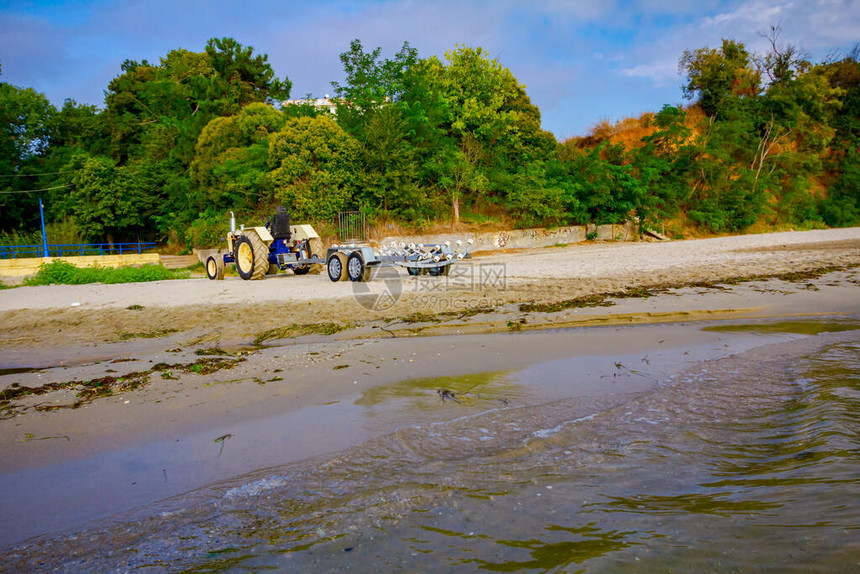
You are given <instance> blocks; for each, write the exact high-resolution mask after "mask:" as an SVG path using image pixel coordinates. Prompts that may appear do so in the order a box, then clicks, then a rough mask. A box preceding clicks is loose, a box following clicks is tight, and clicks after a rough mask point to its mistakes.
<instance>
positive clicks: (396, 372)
mask: <svg viewBox="0 0 860 574" xmlns="http://www.w3.org/2000/svg"><path fill="white" fill-rule="evenodd" d="M858 265H860V228H852V229H837V230H825V231H806V232H785V233H773V234H761V235H748V236H740V237H723V238H712V239H702V240H688V241H672V242H659V243H657V242H654V243H650V242H638V243H588V244H581V245H570V246H558V247H553V248H545V249H534V250H525V251H517V252H507V253H506V252H492V253H491V252H487V253H478V254H476V256H475V257H474V258H473V259H472V260H471V261H469V262H466V263H464V264H462V265H461V266H460V267H459V269H458V270H457V272H455V271H454V270H452V272H451V275H449V276H448V277H438V278H437V277H426V276H421V277H417V278H412V277H408V276H407V275H406V274H405V273H402V272H391V271H389V272H386V273H381V274H380V275H379V276H377V277H376V278H375V279H374V280H373V281H371V282H370V283H368V284H352V283H348V282H346V283H331V282H330V281H329V280H328V278H327V277H326V276H325V275H324V274H323V275H310V276H304V277H301V276H293V275H290V274H282V275H278V276H274V277H269V278H266V279H265V280H263V281H255V282H245V281H241V280H239V279H237V278H227V279H226V280H224V281H208V280H207V279H205V278H193V279H187V280H179V281H165V282H156V283H148V284H133V285H88V286H47V287H18V288H14V289H8V290H2V291H0V325H2V326H3V329H2V332H0V349H2V357H3V358H2V359H0V390H2V391H3V392H4V393H6V394H5V395H4V397H6V398H7V399H8V400H6V401H4V403H3V411H2V412H0V448H2V452H3V463H2V467H0V469H2V470H0V493H2V494H0V498H2V506H3V508H4V519H3V524H2V525H0V547H3V546H8V545H10V544H16V543H20V542H21V541H23V540H25V539H27V538H30V537H32V536H38V535H53V534H56V533H58V532H61V531H65V530H68V529H71V528H78V527H81V526H83V525H85V524H87V523H88V522H89V521H91V520H96V519H101V518H104V517H106V516H110V515H112V514H114V513H117V512H126V511H129V510H131V509H133V508H136V507H140V506H143V505H146V504H150V503H152V502H154V501H157V500H161V499H165V498H168V497H171V496H176V495H180V494H182V493H185V492H188V491H191V490H193V489H196V488H200V487H202V486H205V485H207V484H212V483H214V482H217V481H222V480H226V479H229V478H231V477H234V476H237V475H240V474H243V473H247V472H251V471H254V470H257V469H261V468H266V467H267V466H273V465H279V464H285V463H287V462H293V461H299V460H304V459H309V458H313V457H317V456H320V455H322V454H326V453H334V452H339V451H342V450H345V449H348V448H350V447H351V446H354V445H356V444H358V443H360V442H362V441H365V440H368V439H370V438H372V437H375V436H379V435H381V434H384V433H388V432H391V431H392V430H393V429H397V428H400V427H402V426H403V425H407V424H414V423H416V422H431V421H438V420H450V419H453V418H455V417H460V416H463V414H464V413H477V412H484V411H487V410H488V409H495V408H500V405H508V404H520V405H521V404H529V403H533V402H534V403H536V402H546V401H552V400H555V399H559V398H569V397H570V396H572V395H575V394H576V393H584V394H588V395H589V396H592V395H594V396H597V395H599V396H603V397H611V396H612V395H613V394H616V393H621V394H623V393H635V392H638V391H640V390H642V389H643V388H644V386H647V385H648V384H652V382H653V381H654V380H657V379H659V378H663V377H666V376H669V375H670V374H672V373H677V372H679V371H680V370H682V369H684V368H686V367H688V366H689V365H690V364H693V363H695V362H700V361H704V360H708V359H712V358H715V357H724V356H727V355H730V354H732V353H735V352H741V351H743V350H746V349H750V348H753V347H755V346H756V345H761V344H766V343H768V342H771V341H773V340H783V339H785V338H786V337H790V336H795V335H796V333H795V334H789V335H787V334H785V333H781V334H776V335H772V336H769V337H770V338H769V337H765V336H762V335H761V334H750V333H742V332H741V333H737V334H727V333H725V332H719V331H703V330H702V328H701V327H702V325H703V324H704V323H703V322H714V324H725V323H726V322H729V323H731V322H734V323H745V322H755V321H762V320H777V319H780V318H785V320H786V321H788V320H791V321H806V322H808V323H809V324H814V322H815V321H819V320H820V321H831V322H832V321H836V322H841V323H844V324H845V325H848V326H849V327H850V326H853V325H854V324H855V323H856V321H858V320H860V288H858V287H860V271H858ZM789 331H791V329H789ZM774 337H775V339H774ZM574 356H576V357H580V358H581V360H582V361H584V362H583V363H582V364H583V365H586V366H587V371H588V377H585V378H583V381H586V380H587V381H588V382H587V383H586V382H583V383H582V386H580V387H577V388H576V389H571V388H568V387H566V386H565V385H563V384H561V383H559V384H558V385H547V386H543V387H541V388H540V389H528V388H527V389H525V390H524V391H523V390H517V391H513V390H511V392H510V394H504V393H502V394H495V395H492V396H487V397H484V398H481V399H474V400H471V401H468V404H463V403H460V402H452V401H450V400H449V401H446V400H445V397H444V396H443V395H441V394H440V395H439V398H438V400H434V402H433V403H432V404H431V407H432V408H428V407H427V403H423V405H424V406H422V405H421V404H417V403H416V404H414V405H411V406H410V404H409V403H407V404H406V405H405V407H404V405H403V404H398V407H397V408H393V407H389V408H386V407H385V406H384V401H380V402H378V403H376V402H374V400H375V399H374V398H373V397H375V396H377V395H378V394H379V393H395V394H396V393H397V392H399V391H398V389H401V390H402V388H406V387H408V386H409V384H410V381H411V384H413V385H417V386H419V387H421V388H423V389H425V390H428V391H432V392H437V391H443V390H450V391H451V392H452V393H453V394H454V396H455V397H456V394H457V393H462V392H464V389H467V388H472V387H469V386H468V385H466V386H463V385H464V384H465V383H463V381H464V380H467V379H468V377H469V376H473V377H475V376H486V374H487V373H499V372H510V371H514V370H522V369H527V368H540V367H539V366H540V365H545V364H548V363H550V362H552V361H558V360H562V359H565V358H570V357H574ZM619 365H621V367H619ZM634 371H637V372H638V371H647V374H648V376H647V377H645V376H641V375H638V374H637V373H634ZM482 373H483V374H484V375H480V374H482ZM548 377H549V378H552V377H550V376H549V375H548ZM476 380H477V379H476ZM93 381H99V383H98V384H97V385H92V384H90V385H89V386H87V385H85V384H84V383H88V384H89V383H92V382H93ZM606 381H612V384H613V385H614V386H611V387H610V386H607V385H606ZM473 382H474V381H473ZM398 385H406V387H400V386H398ZM105 387H110V388H111V392H110V393H108V392H103V390H104V388H105ZM22 388H28V389H32V390H36V391H35V392H30V393H20V392H16V389H22ZM100 388H101V390H100ZM375 393H376V394H375ZM368 405H369V406H368ZM358 407H361V408H360V409H359V408H358ZM461 407H462V408H461ZM368 413H371V414H368Z"/></svg>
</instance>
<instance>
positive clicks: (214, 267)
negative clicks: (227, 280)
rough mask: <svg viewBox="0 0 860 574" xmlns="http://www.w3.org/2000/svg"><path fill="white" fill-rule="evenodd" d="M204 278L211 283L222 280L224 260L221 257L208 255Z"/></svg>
mask: <svg viewBox="0 0 860 574" xmlns="http://www.w3.org/2000/svg"><path fill="white" fill-rule="evenodd" d="M206 277H208V278H209V279H211V280H213V281H215V280H220V279H224V258H223V257H221V255H218V256H217V257H216V256H215V255H210V256H209V257H208V258H207V259H206Z"/></svg>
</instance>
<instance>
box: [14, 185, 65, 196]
mask: <svg viewBox="0 0 860 574" xmlns="http://www.w3.org/2000/svg"><path fill="white" fill-rule="evenodd" d="M70 185H71V184H69V183H67V184H66V185H58V186H57V187H46V188H45V189H26V190H21V191H0V194H3V195H11V194H13V193H39V192H40V191H51V190H53V189H62V188H64V187H69V186H70Z"/></svg>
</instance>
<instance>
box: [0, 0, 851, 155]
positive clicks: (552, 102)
mask: <svg viewBox="0 0 860 574" xmlns="http://www.w3.org/2000/svg"><path fill="white" fill-rule="evenodd" d="M772 25H779V26H780V27H781V30H782V35H781V37H780V39H781V41H782V42H785V43H791V44H794V45H796V46H797V47H799V48H800V49H801V50H802V51H803V52H804V53H805V54H806V55H807V57H808V58H809V59H811V60H812V61H814V62H818V61H822V60H824V59H826V58H827V57H828V56H830V55H831V54H833V53H835V52H836V51H839V50H841V51H842V53H844V52H845V51H847V50H848V49H850V48H851V47H852V45H854V44H855V43H857V42H860V0H791V1H785V0H749V1H745V2H742V1H717V0H674V1H665V0H638V1H632V0H631V1H620V0H618V1H616V0H596V1H585V0H583V1H579V0H531V1H528V2H526V1H518V0H496V1H491V0H437V1H433V0H424V1H414V0H388V1H383V0H377V1H369V0H316V1H315V0H299V1H294V0H260V1H252V0H247V1H239V0H237V1H233V0H224V1H216V0H212V1H206V0H148V1H133V0H110V1H109V0H41V1H19V0H0V63H2V76H0V81H4V82H8V83H10V84H14V85H16V86H21V87H32V88H34V89H36V90H37V91H39V92H42V93H44V94H45V95H46V96H48V98H50V99H51V101H53V102H54V103H55V104H58V105H59V104H62V102H63V100H65V99H66V98H72V99H74V100H76V101H77V102H79V103H88V104H97V105H101V104H102V103H103V101H104V94H103V91H104V89H105V88H106V86H107V84H108V82H109V81H110V80H111V78H113V77H115V76H117V75H118V74H119V73H120V64H121V63H122V62H123V60H125V59H127V58H128V59H135V60H143V59H147V60H149V61H151V62H157V61H158V59H159V58H160V57H162V56H164V55H166V54H167V52H168V51H170V50H172V49H174V48H185V49H188V50H193V51H202V50H203V48H204V46H205V44H206V40H207V39H209V38H212V37H223V36H230V37H233V38H235V39H236V40H237V41H239V42H241V43H242V44H244V45H246V46H247V45H250V46H253V47H254V49H255V52H256V53H263V54H268V56H269V62H270V63H271V64H272V67H273V68H274V70H275V72H276V74H277V75H278V76H279V77H284V76H286V77H289V79H290V80H291V81H292V82H293V94H292V95H293V97H302V96H304V95H306V94H309V93H310V94H312V95H314V96H322V95H324V94H326V93H331V92H332V88H331V84H330V82H332V81H341V80H342V69H341V65H340V61H339V59H338V55H339V54H340V53H341V52H344V51H345V50H347V49H348V47H349V43H350V41H351V40H352V39H354V38H358V39H360V40H361V41H362V43H363V45H364V46H365V48H367V49H372V48H375V47H377V46H379V47H382V50H383V55H384V56H385V57H391V56H393V55H394V53H395V52H397V50H398V49H399V48H400V46H401V45H402V43H403V42H404V41H408V42H409V43H410V44H412V45H413V46H414V47H415V48H417V49H418V52H419V56H421V57H427V56H430V55H434V54H435V55H438V56H440V57H442V56H443V55H444V53H445V52H446V51H448V50H451V49H453V48H455V47H456V46H457V45H458V44H462V45H468V46H473V47H479V46H480V47H482V48H485V49H487V50H488V51H489V52H490V53H491V54H492V55H493V56H494V57H496V58H497V59H498V60H499V62H500V63H501V64H502V65H504V66H506V67H508V68H509V69H510V70H511V71H512V72H513V73H514V75H515V76H516V77H517V78H518V79H519V80H520V81H521V82H522V83H524V84H525V85H526V89H527V91H528V93H529V96H530V97H531V99H532V102H534V103H535V104H537V105H538V107H540V109H541V112H542V114H543V127H544V128H545V129H548V130H550V131H552V132H553V133H554V134H555V135H556V137H558V138H559V139H561V140H563V139H565V138H568V137H571V136H576V135H583V134H585V133H587V132H588V130H589V128H590V127H591V126H593V125H595V124H596V123H597V122H599V121H601V120H610V121H616V120H618V119H620V118H623V117H626V116H638V115H639V114H641V113H642V112H646V111H656V110H658V109H659V108H660V107H662V105H663V104H666V103H672V104H677V103H681V102H682V101H683V100H682V95H681V85H682V83H683V77H682V76H680V75H679V74H678V59H679V58H680V56H681V54H682V52H683V51H684V50H687V49H689V50H693V49H698V48H702V47H705V46H709V47H717V46H719V43H720V39H721V38H734V39H736V40H739V41H741V42H743V43H744V44H746V46H747V48H748V49H750V50H752V51H758V52H764V51H765V50H766V48H767V43H766V41H765V40H764V39H763V38H762V37H761V36H760V33H763V32H766V31H768V30H769V28H770V26H772Z"/></svg>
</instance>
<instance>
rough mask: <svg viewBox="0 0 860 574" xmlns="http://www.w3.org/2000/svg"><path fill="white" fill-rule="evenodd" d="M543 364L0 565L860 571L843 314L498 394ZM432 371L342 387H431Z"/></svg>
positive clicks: (859, 354)
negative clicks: (332, 446)
mask: <svg viewBox="0 0 860 574" xmlns="http://www.w3.org/2000/svg"><path fill="white" fill-rule="evenodd" d="M619 364H620V363H619ZM642 365H644V363H642V364H640V365H637V367H639V368H638V369H636V372H634V369H633V368H632V367H630V365H621V366H619V367H618V372H619V373H623V374H624V376H627V377H631V378H635V377H640V374H639V373H640V369H642ZM645 370H647V369H645ZM543 376H546V372H545V371H541V369H539V368H536V369H525V370H523V371H520V372H517V373H508V374H493V373H490V374H486V375H485V376H483V377H476V378H475V379H474V381H475V386H471V387H469V388H471V389H473V390H472V391H471V392H470V391H466V390H460V391H459V394H458V393H455V395H454V397H455V398H459V399H460V400H463V401H468V400H471V401H482V402H481V404H482V405H483V408H481V409H479V411H478V412H471V411H470V414H468V415H466V416H462V417H459V418H454V419H453V420H448V421H446V422H438V423H421V424H415V425H404V426H402V427H400V428H398V429H397V430H396V431H395V432H391V433H387V434H384V435H382V436H377V437H375V438H373V439H370V440H367V441H365V442H363V443H361V444H360V445H358V446H356V447H355V448H352V449H350V450H347V451H345V452H342V453H339V454H338V455H336V456H327V457H324V458H322V459H316V460H311V461H303V462H301V463H296V464H290V465H286V466H283V467H275V468H270V469H264V470H261V471H258V472H256V473H253V474H250V475H245V476H241V477H238V478H236V479H234V480H231V481H229V482H227V483H223V484H218V485H214V486H211V487H207V488H203V489H200V490H197V491H195V492H192V493H190V494H187V495H184V496H182V497H178V498H176V499H171V500H168V501H165V502H163V503H161V504H159V505H153V506H149V507H147V508H145V509H142V510H141V511H140V512H139V513H137V514H136V515H134V516H132V515H127V516H124V517H122V518H121V519H116V520H115V521H113V522H110V523H106V524H102V525H100V526H97V527H93V528H90V529H87V530H84V531H81V532H78V533H74V534H71V535H64V536H59V537H53V538H49V539H44V540H39V541H35V542H31V543H26V544H23V545H19V546H17V547H15V548H13V549H11V550H10V551H9V552H7V553H6V556H5V557H4V561H3V565H2V566H0V568H3V569H6V570H9V571H34V570H35V571H38V570H42V569H44V570H48V569H50V570H51V571H60V572H64V571H65V572H81V571H123V572H124V571H135V572H161V571H176V572H260V571H267V570H271V571H286V572H343V571H354V572H392V571H404V572H449V571H464V572H469V571H477V572H480V571H490V572H627V571H630V572H667V571H679V572H737V571H755V572H771V571H772V572H856V571H858V570H860V331H857V330H854V331H845V332H836V333H822V334H817V335H811V336H808V335H804V336H798V337H796V338H787V339H783V340H782V341H781V342H779V343H776V344H768V345H765V346H760V347H757V348H754V349H752V350H749V351H746V352H744V353H740V354H737V355H732V356H728V357H724V358H720V359H716V360H709V361H704V362H699V363H697V364H696V365H694V366H693V367H692V368H689V369H687V370H686V371H684V372H682V373H680V374H674V375H671V376H667V377H665V378H662V379H658V380H654V381H649V384H646V385H643V386H642V387H641V388H640V389H638V390H636V391H635V392H630V393H618V394H601V393H580V394H577V396H573V397H568V398H558V399H556V400H552V401H548V402H543V403H538V404H528V403H522V402H520V401H516V400H510V397H515V396H516V392H515V389H517V388H520V387H522V386H523V385H526V386H527V385H529V384H540V381H534V380H527V379H529V378H530V377H543ZM576 376H577V373H575V372H571V373H569V377H571V378H575V377H576ZM641 376H642V378H644V377H645V375H641ZM450 383H451V382H450V381H449V386H451V385H450ZM438 384H439V382H438V381H436V382H428V381H425V382H424V383H423V385H422V384H418V385H412V386H410V385H402V384H401V385H400V386H399V387H398V386H395V387H392V388H390V389H388V390H387V391H386V390H385V389H377V390H376V391H374V392H373V393H372V394H367V395H364V396H363V397H362V398H361V399H359V400H363V401H365V406H368V405H369V406H370V407H372V406H373V405H374V404H377V403H378V401H384V400H393V399H398V400H420V398H421V397H422V396H424V397H425V398H426V399H427V400H435V401H444V400H446V399H445V398H444V397H436V396H432V395H433V393H434V392H435V391H436V389H435V388H434V387H436V386H437V385H438ZM409 389H411V390H409ZM410 393H411V394H410ZM422 393H423V395H422ZM470 393H471V394H470ZM447 400H451V399H450V398H449V399H447ZM452 406H453V404H452Z"/></svg>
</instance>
